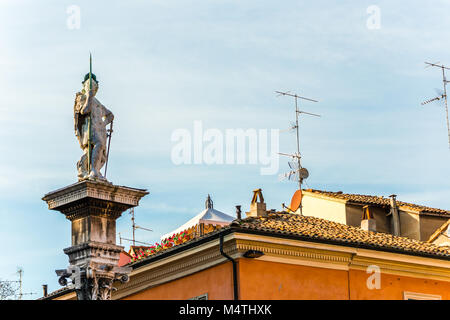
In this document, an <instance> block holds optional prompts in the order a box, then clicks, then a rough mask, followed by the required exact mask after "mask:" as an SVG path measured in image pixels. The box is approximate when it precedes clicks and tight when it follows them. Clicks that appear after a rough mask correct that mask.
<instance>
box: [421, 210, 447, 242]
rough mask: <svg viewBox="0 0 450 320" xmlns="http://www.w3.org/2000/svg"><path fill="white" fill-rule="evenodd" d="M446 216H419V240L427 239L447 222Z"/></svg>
mask: <svg viewBox="0 0 450 320" xmlns="http://www.w3.org/2000/svg"><path fill="white" fill-rule="evenodd" d="M447 220H448V219H447V218H444V217H435V216H426V215H421V216H420V240H422V241H427V240H428V239H429V238H430V236H431V235H432V234H433V233H434V232H435V231H436V230H437V229H439V228H440V227H441V226H442V225H443V224H444V223H446V222H447Z"/></svg>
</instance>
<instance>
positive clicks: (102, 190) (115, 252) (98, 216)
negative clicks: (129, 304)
mask: <svg viewBox="0 0 450 320" xmlns="http://www.w3.org/2000/svg"><path fill="white" fill-rule="evenodd" d="M147 194H148V192H147V190H144V189H135V188H129V187H123V186H115V185H112V184H109V183H105V182H97V181H91V180H84V181H81V182H78V183H75V184H72V185H70V186H67V187H64V188H62V189H58V190H56V191H52V192H50V193H48V194H46V195H45V196H44V197H43V198H42V200H44V201H45V202H47V204H48V208H49V209H50V210H57V211H59V212H61V213H63V214H64V215H65V216H66V218H67V219H68V220H70V221H71V222H72V246H70V247H69V248H66V249H64V253H65V254H67V255H68V256H69V267H68V268H67V269H63V270H56V273H57V274H58V276H60V279H59V283H60V284H61V285H67V278H70V279H71V280H72V284H73V285H74V287H75V289H76V292H77V297H78V299H79V300H109V299H110V298H111V292H112V290H113V287H112V285H113V282H114V281H115V280H120V281H122V282H126V281H128V274H129V273H130V272H131V268H128V267H119V266H118V262H119V255H120V252H121V251H122V250H123V247H121V246H118V245H116V219H117V218H119V217H120V216H121V214H122V213H123V212H124V211H126V210H127V209H129V208H132V207H136V206H138V204H139V200H140V199H141V198H142V197H144V196H145V195H147Z"/></svg>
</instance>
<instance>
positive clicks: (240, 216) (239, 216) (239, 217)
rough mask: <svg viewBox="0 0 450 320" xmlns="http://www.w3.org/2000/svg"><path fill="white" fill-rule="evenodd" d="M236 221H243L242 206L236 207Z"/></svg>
mask: <svg viewBox="0 0 450 320" xmlns="http://www.w3.org/2000/svg"><path fill="white" fill-rule="evenodd" d="M236 219H237V220H241V219H242V215H241V206H236Z"/></svg>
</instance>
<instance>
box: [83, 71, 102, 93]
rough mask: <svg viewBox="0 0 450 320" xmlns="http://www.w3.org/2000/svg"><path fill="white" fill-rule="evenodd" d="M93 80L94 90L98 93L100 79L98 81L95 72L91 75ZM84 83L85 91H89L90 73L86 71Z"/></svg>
mask: <svg viewBox="0 0 450 320" xmlns="http://www.w3.org/2000/svg"><path fill="white" fill-rule="evenodd" d="M91 81H92V91H93V92H94V94H96V93H97V90H98V81H97V77H96V76H95V74H93V73H92V76H91ZM82 84H83V89H84V91H85V92H88V91H89V73H86V75H85V76H84V80H83V82H82Z"/></svg>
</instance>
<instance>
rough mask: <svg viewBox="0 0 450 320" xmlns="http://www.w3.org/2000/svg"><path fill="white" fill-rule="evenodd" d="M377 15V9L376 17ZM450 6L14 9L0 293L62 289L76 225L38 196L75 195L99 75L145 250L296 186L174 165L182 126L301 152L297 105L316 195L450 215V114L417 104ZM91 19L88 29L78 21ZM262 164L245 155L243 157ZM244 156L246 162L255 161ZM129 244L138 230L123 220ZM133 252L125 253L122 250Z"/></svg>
mask: <svg viewBox="0 0 450 320" xmlns="http://www.w3.org/2000/svg"><path fill="white" fill-rule="evenodd" d="M373 6H375V11H373V10H374V9H373V8H374V7H373ZM449 10H450V3H449V2H448V1H438V0H436V1H433V4H432V5H430V4H429V3H425V2H423V1H418V0H412V1H408V2H406V1H392V0H391V1H376V0H371V1H344V0H341V1H325V0H318V1H290V0H286V1H283V2H282V3H280V2H279V1H261V0H258V1H256V0H249V1H237V0H216V1H196V0H191V1H187V0H183V1H172V0H164V1H162V0H154V1H143V0H140V1H137V0H129V1H112V0H109V1H95V2H93V1H75V0H72V1H65V0H54V1H50V0H48V1H39V2H38V1H31V0H29V1H25V0H14V1H13V0H0V155H1V157H0V252H1V253H0V278H1V279H8V280H16V279H17V274H16V271H17V268H18V267H19V266H20V267H22V268H23V270H24V275H23V280H24V284H23V286H24V289H23V291H24V292H26V293H29V292H33V293H35V295H27V296H24V298H27V299H35V298H38V297H40V296H41V294H42V288H41V285H42V284H48V286H49V291H53V290H56V289H58V288H60V286H59V284H58V283H57V276H56V274H55V271H54V270H56V269H63V268H66V267H67V265H68V258H67V256H66V255H65V254H64V253H63V248H67V247H69V246H70V221H68V220H67V219H65V217H64V216H63V215H62V214H61V213H59V212H56V211H49V210H48V208H47V205H46V203H45V202H44V201H42V200H41V199H42V197H43V196H44V195H45V194H46V193H48V192H50V191H53V190H56V189H59V188H61V187H64V186H67V185H69V184H72V183H74V182H76V181H77V175H76V174H77V172H76V162H77V161H78V159H79V158H80V156H81V149H80V148H79V144H78V141H77V140H76V137H75V135H74V131H73V102H74V97H75V93H76V92H78V91H79V90H81V81H82V79H83V77H84V75H85V74H86V72H88V70H89V52H91V53H92V56H93V72H94V73H95V74H96V76H97V79H98V80H99V85H100V88H99V91H98V94H97V98H98V99H99V101H101V102H102V104H104V105H105V106H106V107H108V108H109V109H110V110H111V111H112V112H113V113H114V115H115V120H114V133H113V136H112V140H111V151H110V158H109V163H108V176H107V177H108V180H110V181H111V182H113V183H114V184H117V185H123V186H129V187H135V188H145V189H148V191H149V195H147V196H146V197H144V198H143V199H142V200H141V202H140V205H139V207H137V208H136V210H135V213H136V222H137V224H139V225H140V226H143V227H146V228H150V229H152V230H153V232H147V231H143V230H137V231H136V236H137V240H139V241H143V242H151V243H153V242H155V241H159V237H160V236H161V235H162V234H165V233H167V232H170V231H171V230H173V229H176V228H177V227H178V226H180V225H181V224H183V223H184V222H186V221H188V220H189V219H190V218H192V217H193V216H195V215H196V214H198V213H199V212H200V211H201V210H202V209H204V202H205V199H206V197H207V195H208V194H210V195H211V197H212V199H213V201H214V208H215V209H218V210H220V211H222V212H225V213H227V214H229V215H234V212H235V208H234V207H235V205H242V207H243V211H247V210H248V209H249V205H250V201H251V197H252V190H254V189H256V188H262V190H263V194H264V198H265V200H266V203H267V206H268V208H274V209H281V203H289V202H290V199H291V197H292V194H293V193H294V192H295V190H296V188H297V186H296V184H295V183H292V182H286V181H279V178H278V175H279V174H282V173H284V172H286V171H288V169H289V167H288V165H287V160H288V159H286V158H280V159H279V161H280V162H279V164H280V165H279V170H278V171H277V173H276V174H273V175H262V174H261V172H260V169H261V166H262V165H261V163H259V162H258V163H257V164H249V163H246V164H226V163H225V164H205V163H202V164H178V165H177V164H175V163H174V161H173V158H172V156H171V154H172V151H173V148H174V146H175V145H176V142H174V141H173V139H171V138H172V134H173V133H174V132H176V130H177V129H185V130H187V131H188V132H191V133H193V132H194V124H195V121H201V123H202V126H203V129H204V130H205V131H206V130H207V129H215V130H216V132H217V130H219V132H221V133H225V132H226V130H228V129H244V130H247V129H255V130H263V131H264V130H265V131H267V132H270V130H271V129H279V130H280V134H279V151H280V152H287V153H290V152H295V151H296V142H295V135H294V134H292V133H290V132H286V131H283V130H285V129H288V128H289V125H290V122H291V121H292V120H294V114H295V112H294V100H293V99H291V98H288V97H283V96H281V97H280V96H277V95H276V94H275V91H276V90H280V91H290V92H292V93H297V94H299V95H302V96H306V97H309V98H313V99H316V100H318V101H319V102H318V103H313V102H308V101H301V102H300V109H302V110H304V111H307V112H312V113H317V114H320V115H321V117H320V118H319V117H312V116H306V115H302V116H301V120H300V145H301V155H302V165H303V166H304V167H306V168H307V169H308V171H309V174H310V176H309V178H308V179H307V180H306V184H305V187H307V188H314V189H322V190H329V191H339V190H341V191H343V192H346V193H359V194H374V195H383V196H388V195H390V194H397V195H398V199H399V200H401V201H407V202H413V203H418V204H423V205H428V206H432V207H437V208H442V209H450V182H449V181H450V170H449V162H450V151H449V144H448V136H447V127H446V120H445V108H444V106H443V104H440V103H433V104H429V105H427V106H425V107H424V106H421V104H420V103H421V102H422V101H424V100H427V99H429V98H433V97H435V96H436V92H435V89H434V88H441V87H442V77H441V73H440V70H439V69H435V68H425V64H424V62H425V61H430V62H440V63H444V64H450V42H449V41H448V39H449V36H450V34H449V33H450V20H449V19H448V17H447V14H446V13H447V12H448V11H449ZM78 13H79V15H78ZM246 152H247V153H248V152H250V151H249V150H247V151H246ZM247 156H248V154H247ZM117 231H118V232H121V235H122V237H125V238H131V221H130V215H129V214H128V213H127V212H125V213H124V214H123V215H122V217H121V218H120V219H119V220H118V222H117ZM123 245H125V246H126V247H128V246H129V243H126V242H124V243H123Z"/></svg>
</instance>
